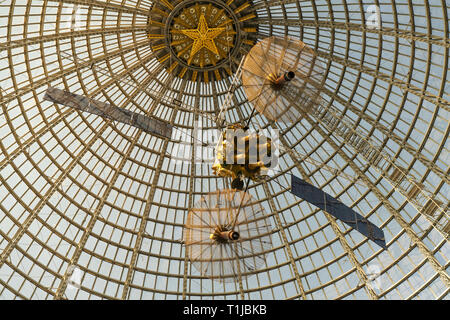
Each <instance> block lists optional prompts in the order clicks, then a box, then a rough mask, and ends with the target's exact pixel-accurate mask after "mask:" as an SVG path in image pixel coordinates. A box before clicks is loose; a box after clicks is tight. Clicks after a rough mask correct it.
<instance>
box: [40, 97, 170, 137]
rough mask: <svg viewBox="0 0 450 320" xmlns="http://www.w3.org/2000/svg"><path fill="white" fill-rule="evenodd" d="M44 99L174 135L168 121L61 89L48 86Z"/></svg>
mask: <svg viewBox="0 0 450 320" xmlns="http://www.w3.org/2000/svg"><path fill="white" fill-rule="evenodd" d="M44 100H47V101H51V102H54V103H59V104H63V105H65V106H67V107H71V108H75V109H78V110H81V111H85V112H89V113H92V114H96V115H99V116H101V117H104V118H108V119H111V120H114V121H118V122H122V123H126V124H128V125H131V126H134V127H136V128H139V129H142V130H143V131H145V132H147V133H152V134H157V135H159V136H162V137H166V138H170V137H171V135H172V126H171V125H170V124H168V123H166V122H163V121H161V120H158V119H154V118H150V117H147V116H145V115H142V114H139V113H136V112H132V111H129V110H125V109H122V108H118V107H116V106H113V105H110V104H109V103H105V102H101V101H97V100H94V99H90V98H87V97H84V96H80V95H77V94H74V93H70V92H67V91H64V90H61V89H57V88H48V89H47V92H46V93H45V96H44Z"/></svg>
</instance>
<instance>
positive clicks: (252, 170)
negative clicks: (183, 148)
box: [211, 124, 272, 181]
mask: <svg viewBox="0 0 450 320" xmlns="http://www.w3.org/2000/svg"><path fill="white" fill-rule="evenodd" d="M242 129H243V127H242V126H241V125H239V124H236V125H231V126H229V127H228V128H227V129H226V130H224V132H223V133H222V138H221V139H222V141H220V142H219V144H218V147H217V149H216V155H215V156H216V159H215V161H214V164H213V165H212V167H211V168H212V171H213V173H214V174H215V175H217V176H219V177H230V178H232V179H236V178H239V177H242V178H250V179H251V180H252V181H263V180H264V179H265V177H267V172H268V170H269V169H268V168H267V167H266V166H265V164H264V162H263V161H261V160H260V159H259V154H260V152H262V150H263V149H264V150H267V152H268V153H270V152H271V151H272V150H271V149H272V145H271V140H270V139H269V138H267V143H265V144H264V145H261V144H257V145H256V150H254V152H255V153H256V152H257V155H258V157H257V158H258V159H255V160H257V161H256V162H253V163H252V162H250V161H251V160H250V159H251V155H250V150H249V148H250V147H249V143H248V141H249V140H250V139H255V141H256V140H259V137H260V135H258V134H256V133H250V132H249V135H247V136H245V137H242V139H244V141H245V142H247V143H246V144H245V146H244V145H243V146H244V148H242V150H240V149H239V147H238V146H235V145H234V141H228V140H227V139H226V138H227V130H242ZM238 139H240V138H238ZM229 148H230V149H229ZM227 150H234V152H233V157H234V159H227V157H226V155H227ZM238 162H244V164H240V163H238ZM249 162H250V163H249Z"/></svg>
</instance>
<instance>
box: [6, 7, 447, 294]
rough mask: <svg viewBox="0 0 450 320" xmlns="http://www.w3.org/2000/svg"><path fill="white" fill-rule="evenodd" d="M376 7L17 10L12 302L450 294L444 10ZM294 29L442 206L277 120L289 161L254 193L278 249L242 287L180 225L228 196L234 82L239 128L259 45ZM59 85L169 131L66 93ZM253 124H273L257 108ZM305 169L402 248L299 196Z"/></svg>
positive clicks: (340, 147) (367, 129)
mask: <svg viewBox="0 0 450 320" xmlns="http://www.w3.org/2000/svg"><path fill="white" fill-rule="evenodd" d="M375 3H377V4H378V6H376V5H374V4H373V3H372V2H367V1H362V0H353V1H344V0H323V1H293V0H281V1H266V0H264V1H260V0H254V1H251V2H250V1H243V0H235V1H232V0H230V1H227V2H225V1H218V0H205V1H191V0H185V1H169V0H164V1H159V2H156V3H153V2H151V1H140V0H135V1H128V0H123V1H119V0H115V1H110V0H101V1H100V0H90V1H85V0H83V1H81V0H67V1H66V0H61V1H56V0H49V1H37V0H30V1H25V0H23V1H22V0H16V1H11V0H6V1H3V2H1V3H0V12H2V15H1V16H0V21H1V22H2V23H0V75H1V76H0V99H1V108H2V114H1V115H0V150H1V152H0V298H3V299H15V298H16V299H54V298H55V299H448V292H449V288H450V280H449V276H448V274H449V257H450V246H449V243H448V232H449V230H448V228H449V225H448V224H447V223H446V222H448V206H449V199H450V189H449V176H450V175H449V163H450V156H449V149H450V147H449V142H448V141H449V139H448V138H449V119H450V114H449V105H450V102H449V101H450V87H449V83H450V81H449V75H448V69H449V50H450V49H449V48H450V42H449V24H448V12H449V11H448V3H447V2H446V1H444V0H442V1H433V4H431V2H429V1H424V0H417V1H384V2H383V3H378V2H375ZM192 9H193V10H194V12H192ZM214 10H216V11H214ZM202 17H203V18H202ZM219 21H223V22H219ZM177 26H179V27H177ZM222 28H223V29H224V30H222ZM208 30H213V31H212V32H211V33H209V34H208ZM214 30H216V31H217V32H216V34H214ZM219 31H220V32H219ZM286 35H288V36H290V37H292V38H294V39H298V40H301V41H303V42H304V43H305V44H306V45H307V46H308V47H309V48H311V49H312V50H313V51H314V52H315V53H316V54H317V57H318V59H319V60H320V64H321V66H322V67H321V68H322V70H323V75H321V77H320V78H321V79H323V82H322V86H323V88H322V89H321V96H322V99H323V101H324V103H325V105H326V106H327V107H328V108H330V110H334V111H333V112H335V113H336V114H338V115H339V116H342V117H345V119H347V122H348V123H349V126H350V127H352V128H354V129H355V128H356V129H357V130H358V132H360V133H361V134H363V135H364V136H365V137H367V138H368V139H370V140H371V141H374V142H375V143H376V145H377V146H378V147H379V148H380V149H382V150H383V152H384V154H386V155H387V157H389V159H391V160H392V161H393V162H395V164H396V165H397V166H398V167H399V168H402V170H403V169H404V171H407V172H408V177H411V179H413V180H414V181H415V182H414V183H416V184H417V185H419V184H420V186H421V187H420V188H421V189H422V190H426V194H427V196H428V197H432V198H433V199H435V201H436V202H438V203H440V206H441V208H444V211H442V212H441V213H439V214H436V215H435V216H434V217H433V219H435V220H436V224H435V225H431V224H430V222H429V219H428V218H429V217H427V216H426V210H425V209H426V208H424V209H423V210H422V212H419V211H420V210H417V208H416V202H415V200H414V201H412V200H411V197H412V196H413V194H412V193H411V194H409V195H406V196H405V195H403V194H402V193H401V192H399V189H398V186H396V185H394V186H393V185H392V183H391V182H392V181H391V180H392V179H391V180H390V179H388V178H389V177H388V178H386V172H387V171H386V172H384V173H383V172H381V173H380V171H379V170H378V169H377V167H376V166H375V165H373V163H370V161H367V159H366V158H365V157H364V156H363V155H362V154H361V153H360V152H357V151H355V148H353V147H352V145H351V144H349V143H347V142H346V141H345V140H344V139H342V137H341V136H340V135H339V133H338V132H337V131H332V130H329V127H327V126H326V125H324V124H323V123H320V122H318V121H315V120H314V118H305V119H304V118H302V119H301V120H299V121H297V122H295V123H279V124H277V129H279V130H280V144H282V146H283V147H284V149H283V151H281V152H280V155H279V161H278V168H277V169H276V170H274V171H273V174H272V177H271V179H269V180H268V181H267V182H265V181H261V182H255V183H252V184H250V186H249V189H248V193H249V195H250V196H251V198H252V199H253V200H252V201H254V203H255V205H257V206H260V207H262V208H263V210H264V211H265V212H266V214H267V220H268V221H269V225H268V227H267V230H266V231H265V233H266V234H267V233H268V234H270V238H271V245H270V247H268V246H262V247H261V248H260V250H261V251H262V252H261V254H262V255H264V256H265V261H264V263H263V264H258V270H256V271H255V272H254V273H253V274H252V276H251V277H246V278H244V279H242V281H240V282H233V281H231V282H228V281H227V282H220V281H216V280H211V279H209V278H208V277H206V276H205V275H204V274H202V273H201V272H199V268H196V267H195V266H193V264H192V263H190V260H189V250H186V246H185V243H184V239H185V236H186V235H185V233H184V230H185V229H184V226H185V224H186V223H187V222H188V212H189V209H191V208H193V207H194V205H195V204H196V203H197V202H198V201H199V200H200V199H202V197H204V196H205V195H207V194H210V193H211V192H217V191H218V190H223V189H226V188H227V181H226V180H225V179H223V178H219V177H217V176H215V175H214V174H213V172H212V169H211V163H210V161H206V160H208V159H210V158H211V157H212V158H213V156H214V154H213V149H212V148H211V146H212V145H214V144H213V142H214V141H215V140H214V139H215V137H217V130H216V129H217V124H216V121H215V119H216V116H217V115H218V113H219V110H220V106H221V105H223V103H224V101H225V99H226V96H227V93H228V91H229V88H230V87H232V88H233V95H232V100H231V101H232V103H231V107H230V108H229V110H227V111H226V113H225V118H226V121H227V122H228V123H245V122H246V121H248V119H249V118H250V115H251V114H252V111H253V105H252V104H251V102H249V101H248V99H247V96H246V93H245V90H244V88H243V86H242V84H241V82H240V81H237V82H235V83H234V86H231V85H232V81H233V74H234V73H235V72H236V70H237V68H238V66H239V64H240V62H241V59H242V57H243V56H245V55H246V54H247V53H248V52H249V50H250V49H251V48H252V46H253V45H254V44H256V43H257V42H258V41H261V40H263V39H265V38H267V37H271V36H276V37H284V36H286ZM197 37H198V38H197ZM199 39H200V40H201V41H202V42H200V40H199ZM196 41H197V42H196ZM216 50H217V51H216ZM238 80H239V79H238ZM49 87H54V88H59V89H64V90H67V91H70V92H73V93H76V94H79V95H83V96H86V97H89V98H92V99H95V100H98V101H103V102H105V103H109V104H112V105H115V106H117V107H119V108H123V109H127V110H129V111H131V112H135V113H140V114H143V115H148V116H151V117H153V118H155V119H157V120H161V121H164V122H166V123H169V124H170V125H171V126H173V134H172V136H171V137H170V138H163V137H160V136H157V135H152V134H150V133H147V132H143V131H142V130H140V129H137V128H135V127H132V126H129V125H128V124H126V123H115V122H111V121H107V120H105V119H103V118H102V117H99V116H98V115H94V114H88V113H85V112H81V111H79V110H75V109H71V108H68V107H65V106H63V105H59V104H54V103H50V102H49V101H46V100H44V95H45V92H46V90H47V88H49ZM251 125H252V127H254V128H260V129H261V130H266V131H269V130H270V129H273V122H272V121H270V119H268V118H266V117H264V116H263V115H261V114H255V115H254V116H253V118H252V121H251ZM289 173H292V174H295V175H297V176H299V177H302V178H303V179H304V180H307V181H310V182H311V183H312V184H313V185H315V186H317V187H320V188H321V189H322V190H324V191H325V192H327V193H329V194H330V195H332V196H333V197H335V198H337V199H339V200H340V201H342V202H343V203H345V204H346V205H347V206H349V207H351V208H352V209H353V210H355V211H356V212H358V213H359V214H361V215H362V216H364V217H366V218H367V219H368V220H370V221H371V222H372V223H374V224H375V225H377V226H378V227H380V228H382V230H383V231H384V234H385V237H386V245H387V250H383V249H382V248H380V247H378V246H376V245H374V244H373V243H371V242H370V241H368V239H367V238H364V237H363V236H361V235H360V234H359V233H358V232H357V231H355V230H352V229H351V228H350V227H349V226H348V225H346V224H344V223H342V222H340V221H339V220H332V219H331V220H330V219H329V218H328V216H327V215H325V213H324V212H323V211H321V210H319V209H317V208H316V207H314V206H311V205H310V204H309V203H308V202H306V201H303V200H301V199H299V198H296V197H294V196H293V195H292V194H291V193H290V192H289V184H290V182H289V181H290V178H289V175H288V174H289ZM408 181H411V180H408ZM414 196H415V195H414ZM417 199H418V198H417ZM419 200H420V199H419ZM419 200H417V201H419ZM445 231H446V232H447V234H446V233H445ZM200 269H201V268H200Z"/></svg>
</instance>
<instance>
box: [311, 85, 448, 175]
mask: <svg viewBox="0 0 450 320" xmlns="http://www.w3.org/2000/svg"><path fill="white" fill-rule="evenodd" d="M308 83H310V84H311V85H313V86H314V87H316V88H319V89H320V90H321V92H322V93H324V94H326V95H327V96H329V97H330V98H331V99H334V100H336V101H337V102H339V103H340V104H342V105H343V106H344V107H346V108H348V109H349V110H350V111H352V112H354V113H355V114H357V115H358V116H359V117H361V119H363V120H365V121H367V122H368V123H369V124H370V125H372V126H373V127H374V128H375V129H378V130H379V131H380V132H381V133H383V134H385V135H386V136H388V137H389V138H390V139H392V140H393V141H395V142H396V143H397V144H398V145H399V146H401V147H402V149H403V150H405V151H407V152H408V153H410V154H411V155H412V156H413V157H414V158H416V159H417V160H419V161H420V162H421V163H422V164H423V165H424V166H425V167H427V168H428V169H429V170H431V171H432V172H433V173H435V174H436V175H437V176H439V178H441V179H442V180H443V181H445V182H447V183H450V177H449V175H448V174H447V172H445V171H444V170H443V169H441V168H440V167H439V166H437V165H436V163H434V162H433V161H430V160H429V159H428V158H427V157H426V156H425V155H423V153H421V152H418V151H417V150H416V148H414V147H413V146H412V145H411V144H410V143H408V141H407V140H406V139H405V138H402V137H399V136H398V135H397V134H395V132H394V131H393V130H394V128H392V129H389V128H387V127H385V126H383V125H382V124H381V123H380V122H379V121H377V120H376V119H373V118H372V117H371V116H370V115H368V114H367V113H366V112H362V110H361V109H360V108H358V107H356V106H354V105H353V104H352V103H351V101H349V99H346V98H344V97H342V96H341V95H339V94H338V93H337V92H333V91H331V90H330V89H328V88H327V87H322V86H321V85H320V84H317V83H315V82H313V81H309V82H308Z"/></svg>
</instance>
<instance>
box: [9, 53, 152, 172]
mask: <svg viewBox="0 0 450 320" xmlns="http://www.w3.org/2000/svg"><path fill="white" fill-rule="evenodd" d="M153 58H154V54H153V53H152V54H150V55H148V56H146V57H144V58H142V59H140V60H138V61H137V62H136V63H135V64H133V65H131V66H130V67H129V68H127V69H124V71H122V72H121V73H119V74H118V75H117V76H114V77H112V79H110V80H108V81H107V82H105V83H104V84H100V86H99V87H98V88H97V89H96V90H95V91H94V92H93V93H92V94H91V96H92V97H95V96H96V95H98V94H99V93H100V92H102V91H104V90H106V89H107V88H108V87H110V86H111V85H113V84H114V83H116V81H117V79H120V78H123V77H125V76H127V75H130V74H131V73H132V72H134V71H136V70H137V69H138V68H140V67H142V66H144V65H145V64H146V63H147V62H148V61H150V60H151V59H153ZM2 109H3V112H4V114H5V116H6V117H7V115H8V113H7V110H6V105H5V104H2ZM74 112H76V111H75V110H74V109H70V108H68V109H67V110H66V111H64V112H62V113H61V114H59V115H58V116H57V117H55V118H54V119H52V120H51V121H50V122H47V123H46V125H45V126H44V127H42V128H41V129H39V130H38V131H36V132H32V137H30V138H28V139H27V140H26V141H24V142H22V141H21V139H20V137H18V136H16V134H15V133H14V130H13V127H12V124H11V121H10V120H9V118H8V117H7V118H6V119H7V121H8V125H9V127H10V129H11V132H12V133H13V134H14V135H15V138H16V142H17V144H19V147H18V148H17V149H15V150H13V151H12V152H7V150H6V149H5V147H4V146H3V144H2V142H1V141H0V150H1V151H2V152H3V154H4V155H6V158H5V159H4V160H2V161H0V170H2V169H4V168H5V167H6V166H7V165H8V164H10V163H11V162H12V161H13V160H14V159H15V158H17V156H19V155H20V154H21V153H22V152H24V151H25V150H26V149H27V148H28V147H30V146H31V145H33V143H35V142H37V141H38V140H39V139H40V138H41V137H42V136H43V135H44V134H46V133H47V132H49V131H51V130H52V129H53V128H54V127H55V126H57V125H58V124H59V123H60V122H61V121H63V120H64V119H65V118H67V117H68V116H69V115H71V114H72V113H74Z"/></svg>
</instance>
